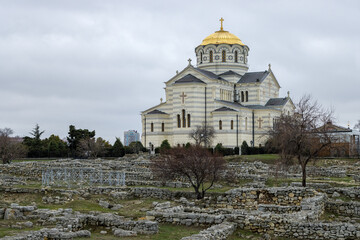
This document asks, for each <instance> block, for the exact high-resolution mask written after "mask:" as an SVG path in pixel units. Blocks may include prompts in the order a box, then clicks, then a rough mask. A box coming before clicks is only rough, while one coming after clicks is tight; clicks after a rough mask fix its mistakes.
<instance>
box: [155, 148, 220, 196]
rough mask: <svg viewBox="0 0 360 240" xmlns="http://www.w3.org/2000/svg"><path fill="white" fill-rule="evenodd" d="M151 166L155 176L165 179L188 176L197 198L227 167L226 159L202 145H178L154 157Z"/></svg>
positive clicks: (202, 194)
mask: <svg viewBox="0 0 360 240" xmlns="http://www.w3.org/2000/svg"><path fill="white" fill-rule="evenodd" d="M151 168H152V170H153V173H154V174H155V176H158V177H160V178H162V179H165V180H169V179H176V178H179V177H184V178H186V179H187V180H188V181H189V182H190V184H191V185H192V187H193V188H194V190H195V193H196V196H197V199H202V198H204V196H205V192H206V191H207V190H208V189H210V188H211V187H212V186H213V185H214V182H216V181H217V180H218V179H219V177H220V172H221V171H222V170H224V169H225V160H224V159H223V158H222V157H221V156H218V155H213V154H212V153H210V152H209V151H208V150H207V149H206V148H202V147H200V146H190V147H189V148H181V147H176V148H172V149H169V150H168V151H167V152H166V153H164V154H163V155H161V157H159V158H156V159H152V164H151Z"/></svg>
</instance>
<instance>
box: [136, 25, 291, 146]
mask: <svg viewBox="0 0 360 240" xmlns="http://www.w3.org/2000/svg"><path fill="white" fill-rule="evenodd" d="M220 22H221V27H220V30H219V31H216V32H215V33H213V34H211V35H209V36H208V37H206V38H205V39H204V40H203V41H202V43H201V44H200V45H199V46H197V47H196V48H195V54H196V66H194V65H193V64H192V63H191V59H189V60H188V61H189V64H188V66H187V67H186V68H185V69H183V70H182V71H180V72H176V75H175V76H173V77H172V78H171V79H169V80H168V81H167V82H165V84H166V87H165V93H166V100H165V101H164V102H161V103H160V104H159V105H156V106H154V107H151V108H149V109H147V110H145V111H143V112H142V113H141V120H142V136H141V141H142V143H143V145H144V146H145V147H149V146H154V147H159V146H160V144H161V143H162V141H163V140H165V139H167V140H168V141H169V143H170V145H171V146H184V145H185V144H186V143H188V142H190V143H194V140H193V139H191V138H190V137H189V133H190V132H191V131H192V130H193V129H194V128H195V127H196V126H201V125H203V124H206V126H212V127H213V128H214V130H215V137H214V139H213V141H212V146H215V145H216V144H217V143H222V145H223V146H224V147H229V148H234V147H240V146H241V144H242V142H243V141H246V142H247V143H248V145H249V146H263V145H264V144H265V142H266V140H267V137H266V133H267V131H268V130H269V128H272V127H273V124H274V122H275V121H276V119H277V118H278V117H279V116H280V115H281V114H282V113H283V114H292V113H293V112H294V110H295V107H294V104H293V102H292V100H291V99H290V97H289V92H288V96H286V97H281V98H280V97H279V89H280V85H279V82H278V81H277V79H276V77H275V75H274V73H273V72H272V70H271V65H270V64H269V67H268V69H267V70H264V71H260V72H248V69H249V66H248V55H249V50H250V49H249V47H248V46H247V45H245V44H244V43H243V42H242V41H241V40H240V39H239V38H238V37H237V36H235V35H234V34H232V33H230V32H228V31H225V30H224V29H223V19H222V18H221V19H220Z"/></svg>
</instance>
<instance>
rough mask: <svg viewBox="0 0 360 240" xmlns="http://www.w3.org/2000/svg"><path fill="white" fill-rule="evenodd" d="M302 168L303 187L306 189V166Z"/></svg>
mask: <svg viewBox="0 0 360 240" xmlns="http://www.w3.org/2000/svg"><path fill="white" fill-rule="evenodd" d="M301 168H302V186H303V187H306V166H301Z"/></svg>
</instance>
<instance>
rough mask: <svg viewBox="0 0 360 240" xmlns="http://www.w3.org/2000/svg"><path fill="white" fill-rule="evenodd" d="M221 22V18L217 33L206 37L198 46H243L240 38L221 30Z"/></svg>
mask: <svg viewBox="0 0 360 240" xmlns="http://www.w3.org/2000/svg"><path fill="white" fill-rule="evenodd" d="M223 21H224V19H223V18H221V19H220V22H221V27H220V30H219V31H216V32H215V33H213V34H210V35H209V36H207V37H206V38H205V39H204V40H203V41H202V43H201V44H200V45H209V44H222V43H224V44H239V45H243V46H244V45H245V44H244V43H243V42H242V41H241V40H240V38H238V37H237V36H235V35H234V34H232V33H229V32H228V31H225V30H224V29H223Z"/></svg>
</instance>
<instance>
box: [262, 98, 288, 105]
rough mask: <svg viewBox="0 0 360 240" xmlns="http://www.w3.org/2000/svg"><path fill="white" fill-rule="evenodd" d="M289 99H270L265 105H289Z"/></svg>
mask: <svg viewBox="0 0 360 240" xmlns="http://www.w3.org/2000/svg"><path fill="white" fill-rule="evenodd" d="M288 100H289V99H288V98H286V97H285V98H270V99H269V101H268V102H267V103H266V104H265V106H268V107H269V106H282V105H285V104H286V103H287V101H288Z"/></svg>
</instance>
